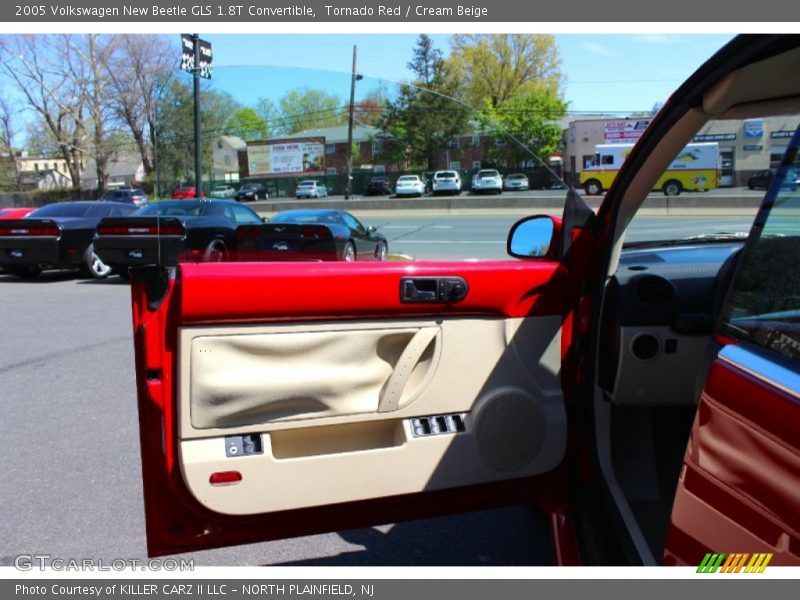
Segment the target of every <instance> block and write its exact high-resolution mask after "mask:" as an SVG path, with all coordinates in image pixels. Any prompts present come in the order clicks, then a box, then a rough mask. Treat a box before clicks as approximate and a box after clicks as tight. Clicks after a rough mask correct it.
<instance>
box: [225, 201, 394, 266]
mask: <svg viewBox="0 0 800 600" xmlns="http://www.w3.org/2000/svg"><path fill="white" fill-rule="evenodd" d="M237 235H238V237H239V249H240V252H239V258H240V259H251V260H343V261H346V262H353V261H356V260H377V261H384V260H386V256H387V253H388V248H389V244H388V242H387V241H386V238H385V237H384V236H382V235H381V234H380V233H378V232H377V231H376V230H375V227H372V226H370V227H365V226H364V225H363V224H362V223H361V222H360V221H359V220H358V219H356V218H355V217H354V216H353V215H351V214H350V213H349V212H347V211H344V210H314V209H309V210H303V209H300V210H286V211H283V212H279V213H278V214H276V215H275V216H274V217H272V219H270V221H269V223H266V224H264V225H253V226H244V227H240V228H239V230H238V232H237Z"/></svg>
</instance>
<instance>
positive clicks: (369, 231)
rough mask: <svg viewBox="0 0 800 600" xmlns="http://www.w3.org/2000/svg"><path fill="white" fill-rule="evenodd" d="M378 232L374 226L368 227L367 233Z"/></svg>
mask: <svg viewBox="0 0 800 600" xmlns="http://www.w3.org/2000/svg"><path fill="white" fill-rule="evenodd" d="M375 231H377V230H376V229H375V227H374V226H373V225H370V226H369V227H367V233H375Z"/></svg>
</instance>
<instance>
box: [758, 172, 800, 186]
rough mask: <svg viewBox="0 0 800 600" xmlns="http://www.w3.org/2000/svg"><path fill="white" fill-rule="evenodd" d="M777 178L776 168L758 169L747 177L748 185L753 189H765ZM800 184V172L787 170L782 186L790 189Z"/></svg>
mask: <svg viewBox="0 0 800 600" xmlns="http://www.w3.org/2000/svg"><path fill="white" fill-rule="evenodd" d="M774 178H775V170H774V169H765V170H763V171H756V172H755V173H753V174H752V175H751V176H750V177H749V178H748V179H747V187H748V189H751V190H765V189H767V188H768V187H769V186H770V184H771V183H772V180H773V179H774ZM798 185H800V174H798V172H797V171H796V170H794V169H791V170H789V171H787V172H786V175H785V178H784V179H783V180H782V181H781V187H782V188H784V189H789V190H796V189H797V187H798Z"/></svg>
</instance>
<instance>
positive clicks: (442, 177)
mask: <svg viewBox="0 0 800 600" xmlns="http://www.w3.org/2000/svg"><path fill="white" fill-rule="evenodd" d="M447 192H453V193H455V194H460V193H461V175H459V174H458V171H436V172H435V173H434V174H433V193H434V195H435V194H443V193H447Z"/></svg>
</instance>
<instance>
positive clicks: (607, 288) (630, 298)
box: [594, 43, 800, 564]
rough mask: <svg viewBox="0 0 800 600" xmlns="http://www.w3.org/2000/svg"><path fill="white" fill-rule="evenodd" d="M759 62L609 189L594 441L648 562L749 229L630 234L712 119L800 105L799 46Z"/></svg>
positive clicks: (701, 96) (655, 556) (714, 88)
mask: <svg viewBox="0 0 800 600" xmlns="http://www.w3.org/2000/svg"><path fill="white" fill-rule="evenodd" d="M793 44H794V43H793ZM751 60H752V62H748V63H747V64H745V65H744V66H741V67H740V68H738V69H736V70H735V71H733V72H731V73H729V74H728V75H726V76H724V77H722V78H721V79H719V80H718V81H717V83H715V84H713V85H711V86H710V87H708V88H707V89H703V88H702V87H700V88H699V89H698V88H696V89H695V90H692V92H693V93H694V96H695V102H691V103H690V105H687V106H686V110H685V112H684V113H683V114H682V115H680V116H679V117H678V118H676V119H675V120H674V121H673V122H672V123H670V124H669V125H668V126H664V129H663V132H660V133H661V134H660V135H659V137H658V139H657V140H656V142H655V143H654V144H652V147H651V152H650V154H649V156H648V157H646V158H645V159H644V162H643V163H642V164H641V165H640V167H639V168H638V169H635V170H634V171H632V172H631V175H630V177H629V179H628V180H627V181H619V178H618V180H617V182H616V183H615V188H614V189H612V190H611V191H610V192H609V193H610V194H611V193H616V194H620V195H621V200H622V202H621V209H620V210H619V213H618V215H616V226H615V228H614V234H613V240H614V244H613V250H612V252H611V253H610V256H609V257H608V270H607V279H606V281H605V284H604V293H603V302H602V308H601V309H600V310H601V311H602V321H601V327H600V328H599V331H598V333H597V336H596V340H597V347H596V354H595V356H596V368H597V374H598V378H597V380H598V386H597V387H596V391H595V402H594V418H595V425H596V431H597V436H596V448H595V449H596V451H597V453H598V462H599V464H600V465H601V468H602V470H603V472H604V475H605V480H606V482H607V484H608V494H609V496H610V497H611V499H612V502H613V503H614V504H616V506H617V507H618V509H619V515H620V521H621V522H622V523H624V525H623V526H622V527H623V528H624V529H625V530H627V531H628V532H629V533H630V535H631V539H630V542H631V544H632V546H633V547H634V548H635V553H636V554H637V555H638V558H639V560H641V562H642V563H643V564H658V563H660V561H661V557H662V552H663V548H664V543H665V537H666V535H667V530H668V526H669V522H670V513H671V510H672V504H673V498H674V495H675V489H676V483H677V480H678V475H679V473H680V470H681V465H682V460H683V456H684V450H685V447H686V442H687V439H688V436H689V433H690V429H691V426H692V422H693V420H694V418H695V412H696V406H697V403H698V400H699V395H700V392H701V391H702V387H703V382H704V377H705V375H706V372H707V369H708V366H709V365H710V362H711V360H712V359H713V357H714V356H715V352H713V347H710V344H711V342H712V334H713V332H714V324H715V322H716V321H717V319H718V317H719V315H720V311H721V309H722V306H723V303H724V298H725V293H726V291H727V289H728V286H729V284H730V281H731V279H732V277H733V274H734V272H735V269H736V262H737V259H738V256H739V254H740V253H739V252H738V250H739V248H740V247H741V246H742V244H743V240H744V237H742V241H739V242H737V241H735V240H731V239H722V240H721V241H718V242H712V243H707V244H698V245H690V246H688V247H686V246H684V247H674V248H671V247H661V248H652V249H647V248H642V249H634V250H627V251H626V252H625V253H622V252H621V250H622V245H623V243H624V240H625V230H626V228H627V226H628V225H629V223H630V222H631V220H632V219H633V218H634V215H635V213H636V212H637V210H639V209H640V208H641V207H642V205H643V203H644V200H645V199H646V196H647V194H648V192H649V191H650V189H651V188H652V187H653V183H654V182H655V181H656V180H657V178H658V177H659V175H660V174H661V173H662V171H663V170H664V169H665V168H666V166H667V165H668V164H669V163H670V161H671V160H672V159H673V158H674V156H675V155H676V154H677V153H678V152H679V151H680V150H681V149H682V148H683V147H684V146H685V145H686V144H688V143H689V142H691V141H692V138H693V136H695V135H696V134H697V132H698V131H699V130H700V128H701V127H702V126H704V125H705V124H706V123H708V122H709V121H710V120H712V119H713V120H725V119H735V120H741V119H750V118H760V117H766V116H777V115H787V114H797V113H798V112H800V80H798V78H797V77H796V74H797V72H798V70H800V50H798V49H797V48H789V49H787V50H786V51H785V52H782V53H777V54H772V55H767V56H762V57H755V58H754V59H751ZM712 75H713V74H712ZM784 193H791V192H784ZM753 212H755V211H753ZM708 218H714V217H713V215H712V216H710V217H708ZM738 233H740V234H747V233H748V232H747V231H744V232H738ZM623 384H624V385H623ZM618 525H619V524H618Z"/></svg>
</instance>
